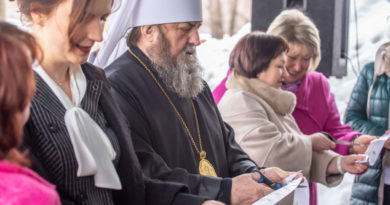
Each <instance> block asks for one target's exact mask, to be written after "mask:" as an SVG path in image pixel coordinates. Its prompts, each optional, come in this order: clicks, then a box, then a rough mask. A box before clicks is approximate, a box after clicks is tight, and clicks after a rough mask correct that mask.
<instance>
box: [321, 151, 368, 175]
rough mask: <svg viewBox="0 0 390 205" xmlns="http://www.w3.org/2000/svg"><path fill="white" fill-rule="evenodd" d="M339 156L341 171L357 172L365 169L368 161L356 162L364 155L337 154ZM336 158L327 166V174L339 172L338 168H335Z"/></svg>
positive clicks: (362, 158) (363, 157)
mask: <svg viewBox="0 0 390 205" xmlns="http://www.w3.org/2000/svg"><path fill="white" fill-rule="evenodd" d="M339 157H341V163H340V166H341V167H340V168H341V171H342V172H348V173H350V174H359V173H362V172H363V171H364V170H366V169H367V167H368V163H357V162H356V161H357V160H364V159H365V158H366V156H365V155H356V154H352V155H347V156H339ZM337 158H338V157H335V158H333V159H332V161H331V162H330V164H329V166H328V170H327V173H328V174H340V171H339V169H338V168H337Z"/></svg>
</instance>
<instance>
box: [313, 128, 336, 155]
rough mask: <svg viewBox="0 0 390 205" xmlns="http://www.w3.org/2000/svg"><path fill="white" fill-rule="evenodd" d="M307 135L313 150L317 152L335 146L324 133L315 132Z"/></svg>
mask: <svg viewBox="0 0 390 205" xmlns="http://www.w3.org/2000/svg"><path fill="white" fill-rule="evenodd" d="M309 137H310V139H311V143H312V144H313V145H312V146H313V151H317V152H319V151H323V150H328V149H330V148H335V147H336V143H334V142H332V140H330V139H329V138H328V136H326V135H325V134H322V133H319V132H317V133H314V134H312V135H309Z"/></svg>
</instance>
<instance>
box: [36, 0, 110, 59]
mask: <svg viewBox="0 0 390 205" xmlns="http://www.w3.org/2000/svg"><path fill="white" fill-rule="evenodd" d="M73 3H74V0H64V1H63V2H61V3H60V4H59V5H58V6H57V7H55V8H54V9H53V10H52V11H51V12H50V13H49V15H47V16H45V17H44V18H43V19H44V20H43V21H42V23H41V24H38V28H39V30H38V33H36V35H43V36H42V37H41V38H39V36H38V38H39V39H40V43H41V44H43V45H42V47H43V50H44V53H46V54H47V53H48V52H50V54H52V56H55V58H56V59H53V60H55V61H60V62H63V63H71V64H81V63H84V62H86V61H87V59H88V55H89V53H90V51H91V48H92V46H93V45H94V43H95V42H100V41H102V40H103V38H102V32H103V24H104V21H105V20H106V18H107V16H108V14H109V13H110V11H111V6H112V0H93V1H92V4H93V5H92V6H90V7H89V8H88V10H87V11H82V12H83V13H86V14H90V15H91V17H90V18H87V19H86V20H84V21H83V22H78V23H77V24H81V26H80V27H79V29H78V30H77V33H76V35H75V38H72V39H77V40H75V41H74V42H71V40H70V37H69V29H70V28H69V27H70V22H71V20H72V15H71V12H72V8H73ZM34 23H35V24H37V22H34ZM76 26H79V25H76Z"/></svg>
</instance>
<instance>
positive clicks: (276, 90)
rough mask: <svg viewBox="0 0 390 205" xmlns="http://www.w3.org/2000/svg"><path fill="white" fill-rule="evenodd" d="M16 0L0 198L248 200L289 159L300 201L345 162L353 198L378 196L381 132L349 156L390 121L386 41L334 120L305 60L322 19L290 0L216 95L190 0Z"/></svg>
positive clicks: (6, 76)
mask: <svg viewBox="0 0 390 205" xmlns="http://www.w3.org/2000/svg"><path fill="white" fill-rule="evenodd" d="M16 3H17V4H18V7H19V11H20V13H21V14H22V15H23V19H24V20H25V21H27V22H29V25H30V27H31V33H28V32H26V31H22V30H20V29H19V28H17V27H16V26H13V25H11V24H9V23H6V22H0V116H1V121H0V178H1V181H2V183H0V204H38V205H40V204H42V205H44V204H45V205H46V204H64V205H68V204H93V205H99V204H153V205H155V204H162V205H163V204H194V205H200V204H201V205H220V204H232V205H236V204H240V205H246V204H252V203H254V202H256V201H257V200H259V199H261V198H263V197H264V196H266V195H268V194H269V193H271V192H273V191H274V187H271V186H269V184H267V183H264V178H268V179H269V180H271V181H272V182H280V181H282V180H283V179H285V178H287V177H288V176H290V175H291V174H294V173H296V172H299V171H302V173H301V174H298V175H297V176H296V178H299V177H302V176H304V177H306V178H307V180H309V181H310V184H309V190H310V197H309V201H307V204H309V203H310V204H311V205H316V204H317V191H316V184H315V183H321V184H324V185H326V186H335V185H337V184H339V183H340V182H341V180H342V178H343V174H344V173H345V172H348V173H351V174H356V177H357V180H356V184H355V185H354V187H353V195H352V198H351V204H370V203H373V204H378V203H380V204H386V203H387V202H389V196H390V195H389V193H390V188H389V186H390V168H389V167H390V161H389V159H390V158H389V157H388V154H387V152H388V149H389V148H390V142H386V143H385V146H384V147H385V149H384V150H383V152H382V158H381V159H380V160H378V162H377V163H376V164H375V165H374V166H368V163H361V162H359V161H361V160H364V159H365V156H364V155H362V154H363V153H365V151H366V149H367V147H368V145H369V144H370V142H371V141H372V140H375V139H377V138H378V136H381V135H383V134H384V133H388V132H390V131H389V130H390V129H389V125H388V124H389V121H388V117H389V116H388V115H389V112H388V111H389V98H390V87H389V86H388V85H390V84H388V83H387V80H388V79H389V76H390V71H389V69H390V61H389V59H388V56H390V51H388V50H389V48H388V44H385V45H383V46H382V47H381V48H380V49H379V50H378V53H377V57H376V59H375V63H370V64H368V65H367V66H366V67H365V69H364V70H363V71H362V74H361V75H360V77H359V80H358V82H357V84H356V86H355V88H354V91H353V94H352V96H351V102H350V103H349V105H348V108H347V114H346V118H345V121H346V123H347V124H349V125H345V124H342V123H341V121H340V116H339V114H338V111H337V107H336V105H335V101H334V98H333V95H332V93H330V91H329V84H328V82H327V79H326V78H325V76H323V75H322V74H321V73H318V72H316V71H315V69H316V67H317V66H318V64H319V63H320V60H321V49H320V45H321V43H320V36H319V33H318V29H317V28H316V26H315V25H314V23H313V22H312V21H311V20H310V18H309V17H308V16H307V15H305V14H304V13H303V12H301V11H299V10H297V9H289V10H285V11H282V12H281V13H280V14H279V15H278V16H277V17H276V18H275V19H274V20H273V22H270V23H271V24H270V26H269V28H268V30H267V31H266V32H262V31H253V32H251V33H249V34H247V35H245V36H244V37H243V38H241V39H240V41H239V42H238V43H237V44H236V46H235V47H234V49H233V51H232V52H231V55H230V59H226V60H229V71H228V75H227V77H226V79H224V80H223V81H222V83H221V84H220V85H219V86H218V87H217V88H216V89H215V90H214V91H213V92H212V91H211V90H210V88H209V87H208V85H207V83H206V82H205V81H204V80H203V79H202V78H201V75H200V73H199V64H198V61H197V57H196V46H198V45H199V44H200V39H199V33H198V29H199V27H200V26H201V24H202V4H201V0H166V1H153V0H122V1H121V0H94V1H88V0H16ZM107 19H108V21H107V22H106V20H107ZM98 42H99V43H101V48H100V49H99V51H98V52H96V53H93V55H91V51H92V49H93V46H94V44H95V43H98ZM374 107H375V109H374ZM378 107H380V109H379V110H378ZM354 130H355V131H354ZM335 139H337V140H342V141H345V142H349V144H350V145H349V146H348V145H339V144H336V143H335ZM367 185H369V186H370V187H372V188H367ZM367 196H369V197H367ZM293 201H294V194H290V195H288V196H287V197H285V198H284V199H283V200H282V201H281V202H280V204H293Z"/></svg>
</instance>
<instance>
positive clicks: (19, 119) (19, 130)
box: [0, 22, 38, 165]
mask: <svg viewBox="0 0 390 205" xmlns="http://www.w3.org/2000/svg"><path fill="white" fill-rule="evenodd" d="M37 48H38V46H37V43H36V42H35V40H34V37H33V36H32V35H30V34H29V33H27V32H24V31H22V30H19V29H18V28H17V27H15V26H13V25H11V24H8V23H5V22H0V160H4V159H5V160H8V161H13V162H16V163H19V164H23V165H28V161H27V160H26V159H25V158H24V156H23V155H22V154H20V153H19V152H18V151H17V147H18V146H19V145H20V144H21V142H22V137H23V111H24V110H25V109H26V107H27V105H28V103H29V102H30V101H31V99H32V96H33V94H34V91H35V80H34V74H33V71H32V61H33V59H36V57H37V56H38V49H37Z"/></svg>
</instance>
